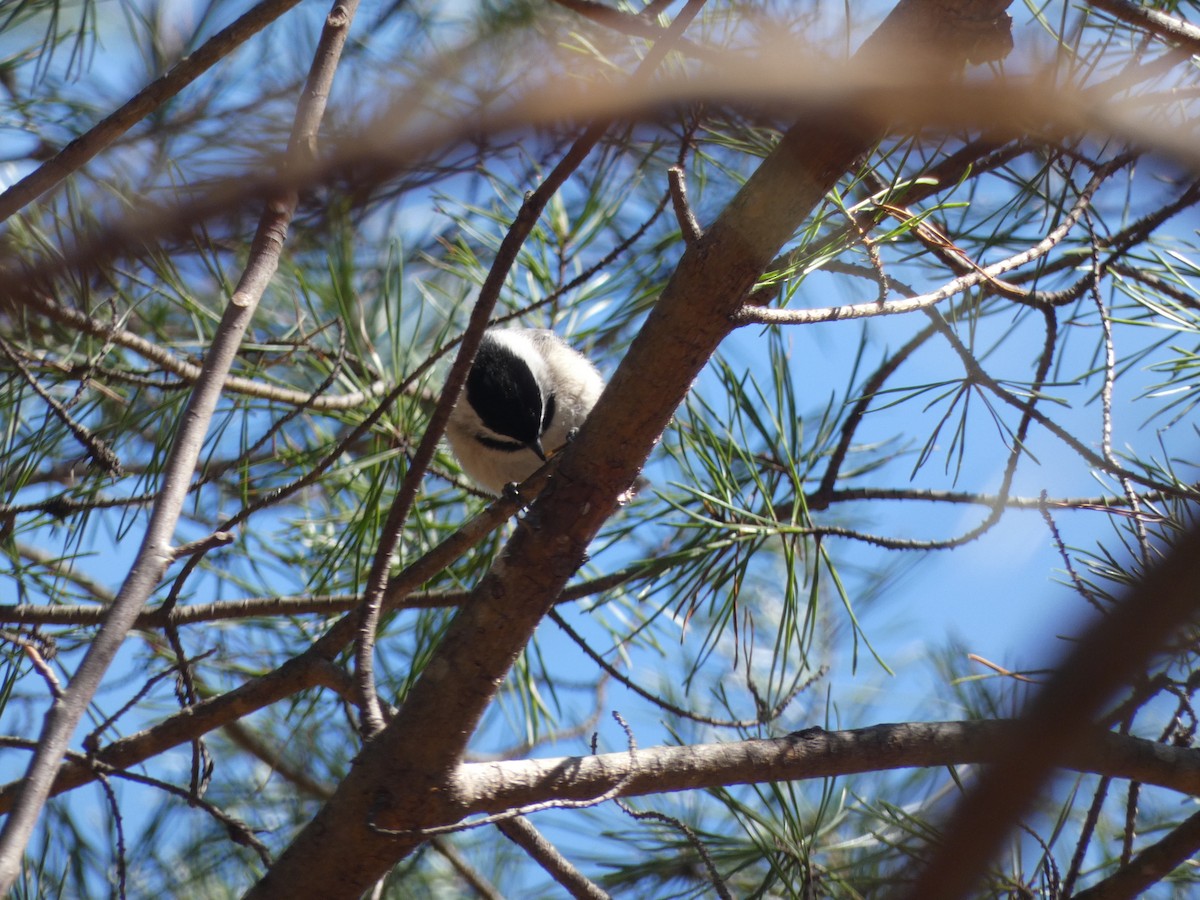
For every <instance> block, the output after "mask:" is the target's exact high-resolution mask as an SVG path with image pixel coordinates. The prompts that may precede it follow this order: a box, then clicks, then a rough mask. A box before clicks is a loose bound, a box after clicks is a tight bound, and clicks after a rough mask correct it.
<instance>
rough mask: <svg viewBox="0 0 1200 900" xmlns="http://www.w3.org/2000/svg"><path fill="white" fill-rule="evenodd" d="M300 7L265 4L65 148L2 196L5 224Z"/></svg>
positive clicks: (278, 0) (275, 0)
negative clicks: (261, 32)
mask: <svg viewBox="0 0 1200 900" xmlns="http://www.w3.org/2000/svg"><path fill="white" fill-rule="evenodd" d="M299 2H300V0H263V2H261V3H259V4H258V5H257V6H255V7H254V8H253V9H251V10H250V11H249V12H247V13H246V14H244V15H243V16H241V18H239V19H238V20H237V21H235V22H234V23H233V24H232V25H229V26H228V27H227V28H223V29H222V30H221V31H218V32H217V33H216V34H214V35H213V36H212V37H211V38H209V39H208V40H207V41H205V42H204V45H203V46H201V47H200V48H199V49H197V50H196V51H195V52H193V53H189V54H188V55H187V56H185V57H183V59H181V60H179V62H177V63H176V64H175V65H174V66H172V67H171V68H170V70H169V71H167V72H166V73H165V74H164V75H162V76H161V77H159V78H156V79H155V80H154V81H152V82H150V84H148V85H146V86H145V87H144V88H142V89H141V90H140V91H138V92H137V93H136V94H135V95H134V96H133V97H132V98H131V99H130V100H129V101H128V102H127V103H126V104H125V105H124V106H122V107H121V108H120V109H118V110H117V111H116V112H114V113H113V114H112V115H110V116H106V117H105V118H104V119H102V120H101V121H100V122H97V123H96V124H95V125H94V126H92V128H90V129H89V130H88V131H87V132H86V133H84V134H81V135H80V136H79V137H77V138H75V140H73V141H71V143H69V144H67V146H65V147H63V149H62V150H60V151H59V152H58V154H57V155H56V156H55V157H54V158H53V159H49V160H47V161H46V162H44V163H42V165H40V166H39V167H38V168H36V169H34V170H33V171H32V172H30V173H29V174H28V175H26V176H25V177H24V178H22V179H21V180H20V181H18V182H17V183H16V184H14V185H13V186H12V187H10V188H9V189H8V190H6V191H5V192H4V193H3V194H0V221H3V220H5V219H7V218H8V217H9V216H11V215H12V214H13V213H15V212H17V211H18V210H20V209H21V208H23V207H24V206H25V205H26V204H27V203H31V202H32V201H34V200H36V199H37V198H38V197H39V196H41V195H42V194H44V193H45V192H46V191H48V190H50V189H51V188H52V187H54V186H55V185H56V184H58V183H59V182H60V181H62V180H63V179H64V178H66V177H67V176H68V175H70V174H71V173H72V172H74V171H76V170H77V169H79V168H80V167H81V166H84V165H86V164H87V163H88V161H89V160H91V159H92V158H93V157H95V156H96V154H98V153H100V152H101V151H102V150H104V149H105V148H106V147H108V146H109V145H110V144H112V142H113V141H115V140H116V139H117V138H119V137H120V136H121V135H123V134H124V133H125V132H126V131H128V130H129V129H130V128H132V127H133V126H134V125H136V124H137V123H138V122H140V121H141V120H142V119H144V118H145V117H146V116H148V115H150V113H152V112H154V110H156V109H158V108H159V107H160V106H162V105H163V104H164V103H166V102H167V101H168V100H170V99H171V98H172V97H174V96H175V95H176V94H178V93H179V92H180V91H182V90H183V89H184V88H185V87H187V86H188V85H189V84H191V83H192V82H193V81H195V80H196V79H197V78H199V77H200V76H201V75H203V74H204V73H205V72H207V71H208V70H209V69H210V68H211V67H212V66H214V65H216V64H217V63H218V62H220V61H221V60H222V59H224V58H225V57H226V56H228V55H229V54H230V52H231V51H233V50H234V49H235V48H236V47H237V46H238V45H240V44H242V43H244V42H246V41H247V40H249V39H250V38H252V37H253V36H254V35H256V34H258V32H260V31H262V30H263V29H264V28H266V27H267V26H268V25H270V24H271V23H272V22H274V21H275V20H276V19H278V18H279V17H280V16H281V15H283V14H284V13H285V12H287V11H288V10H289V9H291V8H292V7H293V6H295V5H296V4H297V3H299Z"/></svg>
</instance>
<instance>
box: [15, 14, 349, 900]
mask: <svg viewBox="0 0 1200 900" xmlns="http://www.w3.org/2000/svg"><path fill="white" fill-rule="evenodd" d="M356 5H357V0H346V2H345V3H342V2H338V3H335V5H334V7H333V10H332V11H331V12H330V14H329V17H328V19H327V20H326V23H325V28H324V30H323V31H322V34H321V39H320V41H319V43H318V46H317V56H316V58H315V59H314V61H313V66H312V68H311V70H310V71H309V77H308V81H307V83H306V85H305V90H304V93H303V95H302V98H301V100H300V103H299V105H298V107H297V110H296V118H295V122H294V124H293V129H292V138H291V143H290V146H289V154H291V155H295V154H296V153H297V148H299V147H303V149H304V150H306V151H309V152H311V148H310V146H309V142H310V141H311V138H312V135H313V134H315V132H316V129H317V127H318V125H319V123H320V121H321V118H322V116H323V114H324V110H325V98H326V97H327V96H328V92H329V84H330V82H331V81H332V78H333V73H334V71H335V69H336V67H337V62H338V59H339V55H340V51H341V47H342V46H343V44H344V43H345V39H346V32H347V30H348V29H349V25H350V17H351V14H352V11H353V8H354V7H355V6H356ZM297 203H298V197H297V195H296V193H295V192H290V193H288V194H286V195H282V196H279V197H276V198H275V200H274V201H272V202H271V203H269V204H268V206H267V209H266V210H265V211H264V213H263V215H262V218H261V219H260V220H259V224H258V230H257V233H256V234H255V236H254V240H253V242H252V244H251V246H250V255H249V260H248V262H247V265H246V269H245V271H244V272H243V273H242V277H241V279H240V280H239V282H238V285H237V287H236V289H235V290H234V292H233V296H232V297H230V300H229V303H228V305H227V306H226V307H225V312H224V314H223V315H222V317H221V323H220V325H219V326H218V328H217V332H216V334H215V336H214V338H213V342H212V345H211V346H210V348H209V352H208V354H207V355H206V357H205V359H204V366H203V371H202V374H201V376H200V378H199V379H198V380H197V382H196V387H195V389H194V390H193V392H192V395H191V397H190V399H189V401H188V406H187V409H186V410H185V411H184V414H183V416H182V418H181V420H180V422H179V425H178V431H177V432H176V435H175V440H174V442H173V443H172V446H171V451H170V454H169V455H168V457H167V461H166V464H165V466H164V468H163V473H162V490H161V492H160V494H159V496H158V499H157V500H156V501H155V504H154V508H153V510H152V511H151V514H150V521H149V523H148V524H147V526H146V533H145V536H144V537H143V539H142V544H141V547H140V548H139V549H138V553H137V556H136V558H135V559H134V562H133V565H132V567H131V569H130V571H129V575H128V577H127V578H126V580H125V583H124V584H123V585H122V587H121V590H120V592H119V593H118V594H117V598H116V600H115V601H114V602H113V605H112V607H111V610H110V612H109V615H108V618H107V619H106V620H105V623H104V625H103V627H102V628H101V629H100V631H99V632H98V633H97V635H96V637H95V639H94V640H93V642H92V644H91V646H90V647H89V648H88V651H87V653H86V654H85V656H84V658H83V661H82V662H81V663H80V665H79V669H78V671H77V672H76V673H75V676H74V677H73V678H72V679H71V682H70V684H69V685H68V686H67V689H66V691H65V692H64V694H63V696H62V697H61V698H60V699H57V700H56V701H55V702H54V704H53V705H52V706H51V708H50V711H49V713H48V714H47V716H46V721H45V724H44V726H43V728H42V733H41V737H40V738H39V740H38V748H37V751H36V752H35V753H34V756H33V759H32V760H31V761H30V763H29V768H28V769H27V771H26V774H25V777H24V778H23V779H22V781H21V784H20V787H19V788H18V791H17V797H16V800H15V802H14V804H13V810H12V812H10V813H9V816H8V818H7V820H6V821H5V823H4V829H3V831H0V894H2V893H5V892H7V891H8V890H9V889H10V888H11V887H12V885H13V883H14V882H15V881H16V879H17V878H18V877H19V876H20V872H21V860H22V857H23V855H24V852H25V847H26V845H27V844H28V842H29V838H30V836H31V835H32V833H33V828H34V825H35V824H36V822H37V819H38V816H39V814H40V813H41V809H42V806H43V804H44V803H45V802H46V798H47V797H48V796H49V793H50V790H51V787H52V785H53V782H54V779H55V776H56V775H57V773H58V769H59V764H60V761H61V760H62V758H63V754H64V753H65V752H66V750H67V746H68V744H69V742H70V739H71V735H72V734H73V732H74V731H75V728H76V726H77V725H78V724H79V722H80V720H81V719H82V717H83V714H84V712H85V711H86V709H87V707H88V704H89V703H90V702H91V699H92V697H93V696H94V695H95V693H96V691H97V690H98V689H99V687H100V681H101V679H102V678H103V677H104V673H105V672H106V671H107V669H108V667H109V665H110V663H111V662H112V660H113V658H114V657H115V656H116V654H117V650H118V649H119V648H120V646H121V644H122V642H123V641H124V640H125V636H126V634H128V632H129V630H130V628H131V627H132V626H133V623H134V620H135V619H136V618H137V615H138V613H139V612H140V611H141V608H142V606H143V605H144V604H145V602H146V600H147V599H148V598H149V596H150V593H151V592H152V591H153V590H154V588H155V587H156V586H157V585H158V583H159V581H160V580H161V579H162V577H163V575H164V574H165V573H166V570H167V566H168V565H170V563H171V561H172V560H173V558H174V555H173V551H172V547H171V541H172V539H173V537H174V532H175V524H176V522H177V521H178V519H179V514H180V511H181V510H182V508H183V503H184V500H185V498H186V497H187V491H188V483H189V481H190V480H191V477H192V474H193V472H194V471H195V469H196V463H197V461H198V460H199V458H200V450H201V447H202V445H203V442H204V437H205V434H206V433H207V431H208V425H209V422H210V421H211V420H212V416H213V412H214V410H215V409H216V405H217V400H218V398H219V397H220V395H221V389H222V387H223V386H224V382H225V377H226V375H227V374H228V373H229V370H230V368H231V367H232V365H233V361H234V358H235V357H236V355H237V350H238V347H239V345H240V344H241V341H242V335H243V334H244V333H245V331H246V329H247V328H248V327H249V325H250V320H251V318H252V317H253V315H254V311H255V309H256V308H257V306H258V301H259V299H260V298H261V297H262V295H263V292H264V291H265V290H266V287H267V285H268V283H269V282H270V280H271V277H272V276H273V275H274V273H275V270H276V268H277V267H278V265H279V256H280V253H281V252H282V249H283V242H284V239H285V238H286V236H287V229H288V224H289V223H290V222H291V219H292V215H293V214H294V212H295V209H296V205H297Z"/></svg>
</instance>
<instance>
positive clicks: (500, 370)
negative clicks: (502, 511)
mask: <svg viewBox="0 0 1200 900" xmlns="http://www.w3.org/2000/svg"><path fill="white" fill-rule="evenodd" d="M602 390H604V379H602V378H601V377H600V373H599V372H598V371H596V367H595V366H593V365H592V364H591V362H589V361H588V359H587V357H585V356H583V355H582V354H581V353H578V352H576V351H575V350H572V349H571V348H570V347H568V346H567V345H566V344H565V343H563V342H562V340H560V339H559V338H558V337H557V336H556V335H555V334H554V333H553V332H551V331H545V330H542V329H535V328H489V329H488V330H487V331H485V332H484V333H483V342H482V343H481V344H480V345H479V352H478V353H477V354H476V355H475V362H474V364H473V365H472V366H471V371H470V373H469V374H468V375H467V384H466V386H465V387H464V388H463V392H462V396H461V397H460V398H459V400H458V404H457V405H456V406H455V407H454V411H453V412H452V413H451V414H450V422H449V424H448V425H447V426H446V438H447V440H449V442H450V449H451V450H453V451H454V455H455V456H456V457H458V461H459V462H460V463H461V464H462V467H463V471H464V472H466V473H467V474H468V475H470V476H471V478H472V479H474V480H475V482H476V483H477V484H478V485H479V486H480V487H481V488H483V489H484V490H485V491H487V492H488V493H490V494H496V495H499V494H500V493H502V492H503V491H504V488H505V486H506V485H509V484H517V483H519V482H522V481H524V480H525V479H526V478H528V477H529V476H530V475H532V474H533V473H534V472H535V471H537V469H538V467H539V466H540V465H541V464H542V463H543V462H545V461H546V459H547V457H548V455H552V454H553V453H555V452H556V451H558V450H560V449H562V447H563V445H564V444H565V443H566V442H567V440H568V439H569V438H570V437H571V435H572V434H573V433H574V432H575V430H576V429H578V428H579V426H580V425H582V424H583V420H584V419H586V418H587V415H588V413H590V412H591V411H592V407H593V406H595V405H596V401H597V400H598V399H599V398H600V392H601V391H602Z"/></svg>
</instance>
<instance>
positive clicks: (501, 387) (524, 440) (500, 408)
mask: <svg viewBox="0 0 1200 900" xmlns="http://www.w3.org/2000/svg"><path fill="white" fill-rule="evenodd" d="M551 400H552V398H551ZM467 402H468V403H470V404H471V407H472V408H473V409H474V410H475V412H476V413H477V414H478V415H479V418H480V419H481V420H482V421H483V424H484V425H486V426H487V427H488V428H490V429H491V430H492V431H494V432H496V434H502V435H504V436H505V437H509V438H512V439H513V440H514V441H516V442H518V443H519V444H522V445H524V446H526V447H529V448H530V449H532V450H534V452H535V453H536V452H537V449H540V446H541V445H540V439H541V435H542V430H543V428H544V427H545V426H546V425H548V424H549V422H550V418H551V415H552V414H553V407H549V408H547V407H548V406H549V403H548V402H547V401H546V400H545V399H544V398H543V397H542V391H541V388H540V387H539V386H538V380H537V378H536V377H535V376H534V374H533V372H532V371H531V370H530V368H529V364H528V363H527V362H526V361H525V359H524V358H523V357H522V356H521V354H519V353H516V352H514V351H513V350H512V348H511V347H509V346H507V345H506V344H504V343H503V342H501V341H497V340H495V339H494V338H492V337H490V336H489V335H487V334H485V335H484V336H483V343H481V344H480V345H479V352H478V353H477V354H476V355H475V363H474V364H473V365H472V366H471V372H470V374H469V375H468V376H467ZM513 449H517V448H515V447H514V448H513ZM538 455H539V456H541V455H542V454H538Z"/></svg>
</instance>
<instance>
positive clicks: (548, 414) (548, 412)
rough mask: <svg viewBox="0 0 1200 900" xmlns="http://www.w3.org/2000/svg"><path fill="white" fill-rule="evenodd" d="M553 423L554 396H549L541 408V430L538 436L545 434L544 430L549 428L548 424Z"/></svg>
mask: <svg viewBox="0 0 1200 900" xmlns="http://www.w3.org/2000/svg"><path fill="white" fill-rule="evenodd" d="M553 421H554V395H553V394H551V395H550V396H549V397H547V398H546V405H545V406H543V407H542V429H541V431H539V432H538V433H539V434H545V433H546V429H547V428H549V427H550V423H551V422H553Z"/></svg>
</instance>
